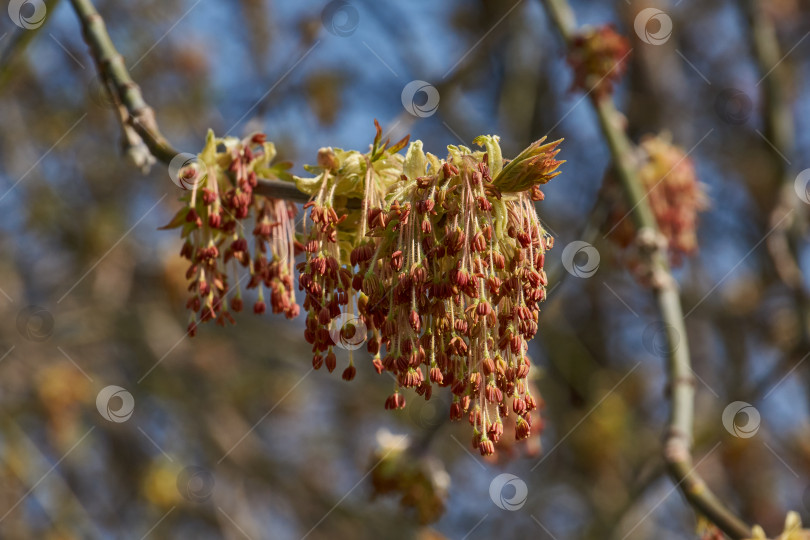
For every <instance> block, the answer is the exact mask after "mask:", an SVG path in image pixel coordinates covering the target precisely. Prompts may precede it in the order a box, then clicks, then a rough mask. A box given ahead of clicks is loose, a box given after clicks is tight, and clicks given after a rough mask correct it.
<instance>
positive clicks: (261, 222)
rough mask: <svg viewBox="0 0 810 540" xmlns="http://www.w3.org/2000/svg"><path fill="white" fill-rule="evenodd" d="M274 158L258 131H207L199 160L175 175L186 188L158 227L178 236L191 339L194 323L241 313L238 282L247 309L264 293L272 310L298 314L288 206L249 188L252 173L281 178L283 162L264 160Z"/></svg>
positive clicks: (259, 305)
mask: <svg viewBox="0 0 810 540" xmlns="http://www.w3.org/2000/svg"><path fill="white" fill-rule="evenodd" d="M275 155H276V150H275V147H274V145H273V143H271V142H267V141H266V140H265V136H264V135H262V134H256V135H252V136H250V137H247V138H245V139H242V140H239V139H236V138H232V137H229V138H225V139H218V138H216V137H214V135H213V133H211V132H209V133H208V138H207V141H206V145H205V148H204V149H203V151H202V152H201V153H200V155H199V158H198V159H196V160H191V162H190V163H188V164H186V165H185V166H184V167H182V168H181V169H180V170H179V171H178V172H177V174H178V175H179V177H180V181H181V183H182V185H184V186H187V187H188V188H189V191H188V192H187V193H186V194H185V196H184V197H183V200H184V202H185V205H184V206H183V207H182V208H181V209H180V211H179V212H177V214H176V215H175V216H174V218H173V219H172V221H171V222H170V223H169V224H168V225H166V227H164V228H166V229H170V228H180V229H181V231H182V233H181V234H182V237H183V238H184V240H185V241H184V243H183V248H182V250H181V252H180V255H181V256H182V257H183V258H185V259H187V260H188V261H189V266H188V271H187V272H186V278H187V279H188V280H189V282H190V283H189V288H188V290H189V293H190V296H189V298H188V301H187V302H186V308H187V309H188V310H189V311H190V314H189V323H188V333H189V334H190V335H191V336H194V335H195V334H196V332H197V324H198V323H201V322H208V321H216V322H217V323H219V324H221V325H225V323H226V321H229V322H231V323H232V322H234V320H233V317H232V315H231V313H230V312H231V311H233V312H239V311H241V310H242V306H243V300H242V292H241V289H242V284H243V281H245V280H247V283H246V284H245V286H246V288H248V289H258V298H257V300H256V302H255V303H254V305H253V311H254V312H255V313H258V314H261V313H264V311H265V310H266V309H267V305H266V296H265V290H267V291H268V294H269V297H270V298H269V299H270V305H271V308H272V311H273V313H284V314H285V315H286V316H287V317H288V318H292V317H295V316H297V315H298V313H299V307H298V305H297V304H296V303H295V296H294V292H293V263H294V227H293V217H294V216H295V213H296V208H295V205H294V204H292V203H289V202H286V201H282V200H278V199H269V198H266V197H261V196H257V195H256V194H255V193H254V189H255V188H256V186H257V183H258V178H259V177H260V176H261V177H264V178H267V177H270V178H289V175H288V174H287V173H286V169H287V168H289V165H288V164H284V163H280V164H277V165H271V162H272V161H273V158H274V157H275ZM250 224H252V228H251V225H250ZM240 268H243V269H245V271H243V272H240V270H239V269H240ZM240 274H241V276H242V277H241V278H240V277H239V276H240Z"/></svg>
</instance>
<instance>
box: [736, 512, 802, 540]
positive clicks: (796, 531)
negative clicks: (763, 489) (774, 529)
mask: <svg viewBox="0 0 810 540" xmlns="http://www.w3.org/2000/svg"><path fill="white" fill-rule="evenodd" d="M751 532H752V536H751V538H750V539H749V540H768V537H767V536H766V535H765V531H763V530H762V527H760V526H759V525H755V526H754V528H753V530H752V531H751ZM773 540H810V529H803V528H802V519H801V517H799V514H797V513H796V512H788V515H787V517H786V518H785V530H784V531H783V532H782V534H780V535H779V536H777V537H775V538H774V539H773Z"/></svg>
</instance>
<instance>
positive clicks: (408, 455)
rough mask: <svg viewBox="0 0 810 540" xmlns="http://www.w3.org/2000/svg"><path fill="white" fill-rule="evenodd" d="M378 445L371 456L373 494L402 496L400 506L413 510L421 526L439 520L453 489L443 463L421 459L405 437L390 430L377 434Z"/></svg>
mask: <svg viewBox="0 0 810 540" xmlns="http://www.w3.org/2000/svg"><path fill="white" fill-rule="evenodd" d="M377 444H378V448H377V449H376V450H375V452H374V454H373V455H372V456H371V470H372V473H371V485H372V486H373V488H374V495H375V496H377V495H390V494H396V495H399V496H400V504H402V506H404V507H407V508H413V509H414V510H415V511H416V516H417V519H418V521H419V523H420V524H421V525H425V524H428V523H432V522H434V521H436V520H438V519H439V518H440V517H441V515H442V514H443V513H444V507H445V500H446V498H447V491H448V489H449V487H450V475H449V474H447V471H446V470H445V469H444V466H443V465H442V463H441V461H439V460H438V459H436V458H434V457H431V456H420V455H419V449H415V448H413V447H412V446H411V443H410V442H409V441H408V439H407V438H406V437H405V436H400V437H397V436H396V435H393V434H391V433H390V432H387V431H381V432H379V433H377Z"/></svg>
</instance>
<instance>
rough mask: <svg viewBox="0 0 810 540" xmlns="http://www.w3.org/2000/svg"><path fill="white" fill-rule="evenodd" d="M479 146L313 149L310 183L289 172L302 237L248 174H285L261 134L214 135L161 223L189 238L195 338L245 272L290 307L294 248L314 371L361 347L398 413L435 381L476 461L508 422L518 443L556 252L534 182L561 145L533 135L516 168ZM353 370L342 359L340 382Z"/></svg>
mask: <svg viewBox="0 0 810 540" xmlns="http://www.w3.org/2000/svg"><path fill="white" fill-rule="evenodd" d="M474 142H475V143H476V144H477V145H479V146H480V147H481V148H482V149H481V150H472V149H470V148H467V147H464V146H448V155H447V157H446V158H445V159H440V158H438V157H437V156H435V155H433V154H430V153H425V152H424V151H423V149H422V143H421V141H416V142H413V143H411V144H410V145H409V146H408V149H407V153H406V155H405V156H403V155H402V154H400V153H399V151H400V150H402V149H403V148H405V146H406V145H407V144H408V140H407V138H406V139H403V140H402V141H399V142H398V143H396V144H394V145H392V146H389V145H388V141H385V142H383V141H382V133H381V129H380V127H379V125H378V126H377V136H376V138H375V139H374V143H373V144H372V145H371V147H370V150H369V151H368V152H366V153H360V152H357V151H346V150H341V149H333V148H323V149H321V150H320V151H319V153H318V160H317V165H313V166H309V167H306V168H307V170H308V171H309V172H310V173H311V174H312V175H313V176H312V177H309V178H300V177H295V178H294V181H295V183H296V187H297V188H298V189H299V190H300V191H302V192H303V193H305V194H308V195H310V196H311V199H310V202H309V203H307V204H306V205H304V208H305V210H306V211H308V217H309V220H308V223H306V224H305V226H304V229H303V230H302V231H298V236H297V237H296V236H294V231H293V226H292V217H293V215H294V213H295V209H294V206H293V205H292V204H290V203H287V202H283V201H279V200H272V199H265V198H263V197H257V196H256V195H255V194H254V188H255V187H256V183H257V176H265V177H274V178H283V179H288V178H289V179H292V178H291V177H288V176H287V174H286V171H285V166H283V165H281V166H275V167H273V166H271V165H270V163H271V160H272V159H273V157H274V155H275V151H274V149H273V146H272V144H271V143H268V142H265V140H264V138H263V136H260V135H255V136H253V137H251V138H248V139H245V140H241V141H240V140H236V139H215V138H214V137H213V135H210V136H209V140H208V144H207V145H206V148H205V150H203V153H202V154H200V161H199V163H198V164H197V165H196V166H194V167H186V168H185V169H184V170H183V171H182V172H183V174H184V175H185V176H186V179H187V180H188V179H193V180H194V181H193V182H191V183H192V184H193V188H192V190H191V191H190V193H189V194H188V197H187V201H188V206H187V207H186V208H184V209H183V210H181V211H180V212H179V213H178V215H177V216H176V217H175V219H174V220H173V221H172V223H170V225H169V226H178V227H182V231H183V237H184V238H185V239H186V242H185V244H184V247H183V251H182V255H183V256H184V257H186V258H187V259H188V260H189V262H190V267H189V270H188V278H189V280H190V281H191V284H190V287H189V290H190V292H191V298H190V300H189V303H188V306H189V308H190V309H191V311H192V315H191V322H190V326H189V330H190V332H191V333H192V334H193V333H194V331H195V330H196V324H197V322H198V321H207V320H217V321H218V322H223V323H224V321H225V320H231V316H230V313H229V304H228V297H229V294H230V293H231V292H232V291H233V292H234V297H233V299H232V300H231V301H230V309H231V310H233V311H238V310H239V309H240V308H241V304H242V297H241V291H240V288H239V281H240V279H239V277H238V276H239V275H240V274H245V275H244V276H243V278H242V279H244V278H246V277H248V276H249V278H250V280H249V281H248V283H247V287H248V288H257V289H258V300H257V301H256V303H255V305H254V311H255V312H256V313H261V312H263V311H264V310H265V309H266V308H265V296H264V295H265V292H264V291H265V289H268V290H269V291H270V297H271V306H272V310H273V312H276V313H279V312H283V313H284V314H285V315H287V316H288V317H293V316H295V315H296V314H297V313H298V309H299V308H298V306H297V305H296V304H295V302H294V296H293V279H292V271H293V264H294V255H295V246H296V245H298V247H299V250H300V251H303V253H304V257H303V260H301V261H300V262H299V263H298V264H297V265H296V267H295V268H296V269H297V271H298V274H299V277H298V288H299V290H301V291H303V293H304V301H303V305H302V307H303V310H304V311H305V312H306V328H305V332H304V337H305V339H306V341H307V342H309V343H310V344H311V345H312V351H313V357H312V365H313V367H314V368H315V369H319V368H321V367H322V366H326V368H327V370H328V371H330V372H331V371H333V370H335V369H336V368H337V363H338V361H337V355H336V350H335V349H336V348H337V347H341V348H344V349H349V350H350V351H351V350H353V349H357V348H359V347H360V346H362V345H365V347H366V349H367V351H368V353H370V355H371V362H370V363H371V364H372V365H373V366H374V368H375V369H376V371H377V372H378V373H382V372H389V373H391V374H392V375H393V376H394V380H395V384H394V389H393V392H392V394H391V395H390V396H389V397H388V398H387V400H386V402H385V404H384V405H385V408H386V409H401V408H403V407H405V401H406V400H405V393H404V390H405V389H412V390H414V391H415V392H416V393H417V394H418V395H421V396H423V397H424V398H425V399H430V397H431V396H432V394H433V389H434V387H435V386H439V387H448V388H449V389H450V392H451V393H452V396H453V397H452V403H451V406H450V411H449V416H450V418H451V419H453V420H458V419H461V418H463V417H466V418H467V419H468V421H469V422H470V424H471V425H472V427H473V437H472V445H473V447H474V448H477V449H479V451H480V452H481V454H482V455H491V454H492V453H493V452H494V450H495V444H496V443H498V441H499V440H501V438H502V436H503V433H504V425H507V426H511V429H512V430H513V431H514V438H515V439H516V440H522V439H525V438H527V437H529V435H530V433H531V431H532V422H533V420H532V419H533V415H532V414H531V413H532V412H533V411H535V410H536V409H537V408H538V403H540V402H541V399H540V397H539V396H537V395H535V394H534V393H532V391H531V389H530V387H529V385H528V384H527V375H528V374H529V370H530V367H531V365H530V362H529V358H528V357H527V355H526V352H527V342H528V341H529V340H530V339H532V337H534V335H535V333H536V332H537V325H538V316H539V310H540V303H541V302H543V300H545V297H546V286H547V284H548V279H547V277H546V273H545V271H544V264H545V252H546V250H548V249H550V248H551V247H552V246H553V238H552V237H551V236H550V235H549V234H548V233H547V232H546V230H545V229H544V228H543V226H542V225H541V223H540V220H539V218H538V216H537V213H536V210H535V202H536V201H540V200H542V199H543V193H542V191H540V188H539V186H540V185H542V184H544V183H546V182H547V181H548V180H549V179H551V178H553V177H554V176H556V175H557V174H559V171H557V168H558V166H559V165H560V163H561V162H560V161H557V160H556V159H555V156H556V155H557V153H558V152H559V150H558V149H557V147H558V145H559V143H560V141H556V142H553V143H544V141H543V140H540V141H537V142H536V143H534V144H532V145H531V146H529V147H528V148H527V149H525V150H524V151H523V152H521V153H520V154H519V155H518V156H517V157H516V158H515V159H514V160H511V161H508V160H505V159H503V158H502V156H501V148H500V145H499V142H498V137H495V136H481V137H478V138H477V139H476V140H475V141H474ZM218 146H219V149H218ZM223 148H224V150H223ZM247 219H250V220H252V222H253V228H252V234H250V235H248V234H246V233H245V230H244V229H246V228H247V226H246V225H245V220H247ZM240 267H243V268H244V269H246V270H247V272H245V271H240V270H239V268H240ZM356 369H357V368H356V367H355V359H354V356H353V355H352V354H351V352H350V354H349V363H348V365H347V366H345V367H344V368H343V369H342V374H343V378H344V379H346V380H351V379H353V378H354V377H355V374H356ZM535 418H536V416H535ZM538 428H539V426H535V431H537V429H538Z"/></svg>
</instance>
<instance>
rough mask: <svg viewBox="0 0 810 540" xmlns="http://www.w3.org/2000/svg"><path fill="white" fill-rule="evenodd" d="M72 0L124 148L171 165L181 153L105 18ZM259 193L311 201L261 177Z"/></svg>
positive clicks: (81, 0) (84, 0)
mask: <svg viewBox="0 0 810 540" xmlns="http://www.w3.org/2000/svg"><path fill="white" fill-rule="evenodd" d="M70 1H71V4H72V5H73V9H74V11H75V12H76V15H77V16H78V18H79V23H80V24H81V27H82V34H83V35H84V39H85V41H86V42H87V45H88V47H89V48H90V54H91V56H92V57H93V59H94V61H95V63H96V67H97V68H98V71H99V76H100V77H101V79H102V81H103V82H104V86H105V88H106V89H107V91H108V93H109V94H110V99H111V100H112V101H113V103H115V104H117V105H119V119H120V120H121V122H122V127H123V129H124V136H125V147H127V148H128V151H130V157H133V158H134V161H135V162H136V164H137V165H138V166H139V167H141V168H143V167H144V166H145V165H147V164H148V162H147V161H146V160H145V158H143V156H138V155H137V151H138V147H139V143H143V145H145V147H146V149H148V151H149V154H151V155H152V156H154V158H156V159H157V160H159V161H161V162H163V163H165V164H167V165H168V164H169V163H171V161H172V159H174V158H175V157H176V156H177V155H178V154H180V152H179V151H178V150H176V149H175V148H174V147H173V146H172V145H171V143H169V141H168V140H166V138H165V137H164V136H163V134H162V133H161V132H160V129H159V128H158V125H157V120H156V118H155V113H154V111H153V110H152V108H151V107H150V106H149V105H148V104H147V103H146V101H145V100H144V98H143V95H142V94H141V89H140V87H139V86H138V85H137V84H136V83H135V81H134V80H133V79H132V77H131V76H130V74H129V70H127V66H126V63H125V62H124V57H123V56H122V55H121V53H119V52H118V50H117V49H116V48H115V44H114V43H113V41H112V39H111V38H110V35H109V33H108V32H107V27H106V25H105V24H104V19H103V18H102V17H101V15H100V14H99V13H98V11H96V8H95V6H94V5H93V2H92V0H70ZM133 152H134V153H135V155H133ZM256 193H258V194H259V195H263V196H265V197H272V198H277V199H287V200H290V201H294V202H306V201H308V200H309V196H308V195H306V194H305V193H302V192H300V191H298V189H296V187H295V184H293V183H291V182H282V181H279V180H267V179H260V180H259V185H258V187H257V188H256Z"/></svg>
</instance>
